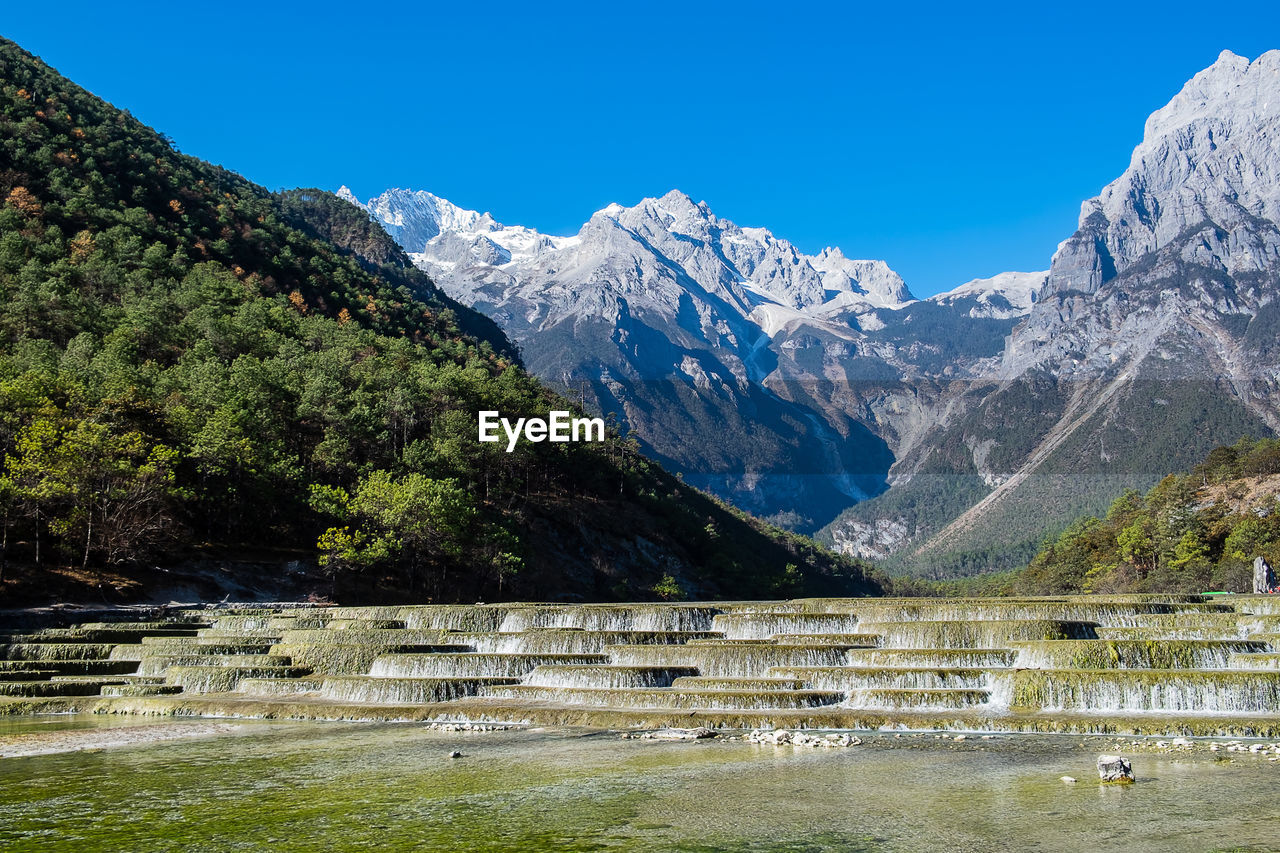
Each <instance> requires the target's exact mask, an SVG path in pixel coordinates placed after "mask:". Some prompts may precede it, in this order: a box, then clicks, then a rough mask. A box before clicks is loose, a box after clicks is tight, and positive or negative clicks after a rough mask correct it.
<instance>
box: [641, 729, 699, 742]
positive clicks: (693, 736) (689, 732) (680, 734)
mask: <svg viewBox="0 0 1280 853" xmlns="http://www.w3.org/2000/svg"><path fill="white" fill-rule="evenodd" d="M715 736H716V733H715V732H713V731H711V729H708V728H706V727H705V726H698V727H697V728H693V729H658V730H657V731H654V732H645V733H644V734H643V735H641V737H642V738H645V739H647V740H703V739H704V738H709V737H715Z"/></svg>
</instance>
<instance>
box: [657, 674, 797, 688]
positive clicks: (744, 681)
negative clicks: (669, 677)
mask: <svg viewBox="0 0 1280 853" xmlns="http://www.w3.org/2000/svg"><path fill="white" fill-rule="evenodd" d="M671 686H672V687H677V688H680V689H681V690H734V691H737V692H743V691H747V690H771V691H778V690H806V689H808V688H809V686H810V685H809V683H808V682H807V681H804V680H801V679H798V678H773V677H767V678H717V677H716V676H710V675H694V676H686V677H681V678H677V679H676V680H675V681H673V682H671Z"/></svg>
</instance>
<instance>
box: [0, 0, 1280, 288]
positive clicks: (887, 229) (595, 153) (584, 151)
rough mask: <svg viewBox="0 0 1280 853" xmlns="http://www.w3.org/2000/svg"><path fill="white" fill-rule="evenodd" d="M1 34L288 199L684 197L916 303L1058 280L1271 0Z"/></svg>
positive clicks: (143, 8)
mask: <svg viewBox="0 0 1280 853" xmlns="http://www.w3.org/2000/svg"><path fill="white" fill-rule="evenodd" d="M0 33H2V34H3V35H4V36H6V37H8V38H11V39H14V40H15V41H17V42H18V43H19V44H21V45H22V46H23V47H25V48H26V49H28V50H30V51H32V52H33V53H35V54H37V55H39V56H41V57H42V58H43V59H44V60H45V61H47V62H48V63H50V64H51V65H53V66H54V67H55V68H57V69H58V70H60V71H61V72H62V73H64V74H66V75H67V76H69V77H71V78H72V79H74V80H75V81H76V82H78V83H80V84H81V85H83V86H85V87H86V88H88V89H89V90H90V91H92V92H94V93H96V94H98V95H100V96H102V97H104V98H106V99H107V100H109V101H111V102H112V103H114V104H116V105H117V106H119V107H124V108H127V109H129V110H131V111H132V112H133V113H134V114H135V115H136V116H138V117H139V118H141V119H142V120H143V121H145V122H147V123H148V124H151V125H152V126H154V127H156V128H157V129H159V130H161V131H163V132H165V133H167V134H169V135H170V136H171V137H173V139H174V140H175V142H176V143H177V145H178V147H179V148H181V149H182V150H183V151H186V152H188V153H190V154H194V155H197V156H199V157H202V158H205V159H207V160H211V161H213V162H216V163H221V164H222V165H225V166H227V167H229V168H231V169H235V170H236V171H239V172H242V173H243V174H245V175H246V176H248V177H249V178H251V179H252V180H254V181H257V182H259V183H261V184H264V185H266V186H268V187H270V188H273V189H275V188H280V187H292V186H319V187H323V188H326V189H336V188H337V187H338V186H339V185H340V184H343V183H346V184H348V185H350V186H351V187H352V188H353V189H354V191H355V192H356V194H357V195H359V196H360V197H361V198H367V197H369V196H371V195H374V194H376V193H378V192H381V191H382V190H383V189H385V188H387V187H395V186H400V187H412V188H414V189H427V190H431V191H432V192H434V193H436V194H438V195H442V196H444V197H446V198H448V199H450V200H452V201H454V202H456V203H458V204H460V205H463V206H465V207H471V208H478V209H480V210H489V211H491V212H492V213H493V214H494V216H495V217H497V218H498V219H499V220H500V221H503V222H507V223H512V224H524V225H529V226H532V227H535V228H538V229H539V230H542V231H546V232H549V233H554V234H568V233H573V232H575V231H576V230H577V228H578V226H579V225H580V224H581V223H582V222H583V221H584V220H585V219H586V218H587V217H588V216H589V215H590V214H591V212H592V211H594V210H597V209H599V208H601V207H603V206H605V205H606V204H608V203H609V202H612V201H617V202H621V203H623V204H633V203H635V202H636V201H637V200H639V199H640V198H642V197H644V196H646V195H660V194H662V193H663V192H665V191H667V190H668V189H671V188H673V187H674V188H679V189H682V190H684V191H686V192H688V193H689V194H690V195H692V196H694V197H695V198H696V199H705V200H706V201H707V202H708V203H709V204H710V205H711V207H712V209H713V210H714V211H715V212H716V213H717V214H719V215H720V216H723V217H726V218H729V219H732V220H734V221H736V222H738V223H739V224H742V225H764V226H767V227H769V228H770V229H771V230H773V232H774V233H775V234H778V235H779V236H782V237H786V238H788V239H790V240H792V241H793V242H795V243H796V244H797V245H799V246H800V248H801V249H802V250H805V251H809V252H813V251H817V250H818V249H821V248H822V247H823V246H826V245H839V246H841V247H842V248H843V249H844V250H845V252H846V254H848V255H850V256H855V257H869V258H884V259H886V260H887V261H888V262H889V263H890V264H891V265H892V266H893V267H894V268H895V269H897V270H898V271H899V272H900V273H902V275H903V276H904V277H905V278H906V280H907V283H908V284H909V285H910V286H911V288H912V289H913V290H914V291H915V292H916V294H917V295H921V296H924V295H929V294H931V293H934V292H937V291H939V290H944V289H947V288H949V287H952V286H954V285H956V284H959V283H961V282H963V281H966V280H967V279H970V278H974V277H978V276H987V275H993V274H995V273H997V272H1000V271H1002V270H1007V269H1021V270H1029V269H1042V268H1044V267H1046V266H1047V264H1048V259H1049V256H1050V255H1051V254H1052V252H1053V250H1054V248H1055V246H1056V245H1057V243H1058V241H1060V240H1062V239H1064V238H1065V237H1067V236H1068V235H1069V234H1070V233H1071V232H1072V231H1073V230H1074V228H1075V224H1076V217H1077V215H1078V212H1079V206H1080V202H1081V201H1082V200H1083V199H1085V198H1088V197H1090V196H1092V195H1094V194H1096V193H1097V191H1098V190H1099V189H1100V188H1101V187H1102V186H1103V185H1104V184H1105V183H1107V182H1108V181H1110V180H1111V179H1112V178H1114V177H1115V176H1117V175H1118V174H1119V173H1120V172H1121V171H1122V170H1123V169H1124V168H1125V166H1126V165H1127V164H1128V160H1129V154H1130V152H1131V151H1132V149H1133V146H1134V145H1135V144H1137V142H1138V141H1139V140H1140V139H1141V136H1142V125H1143V121H1144V120H1145V118H1146V116H1147V115H1148V114H1149V113H1150V112H1152V111H1153V110H1155V109H1157V108H1158V107H1160V106H1162V105H1163V104H1164V103H1165V102H1166V101H1168V99H1169V98H1170V97H1172V96H1173V95H1174V94H1175V93H1176V92H1177V91H1178V89H1179V88H1180V87H1181V86H1182V84H1183V82H1184V81H1185V80H1186V79H1187V78H1189V77H1190V76H1191V75H1192V74H1194V73H1195V72H1196V71H1198V70H1199V69H1201V68H1203V67H1205V66H1207V65H1209V64H1210V63H1212V62H1213V60H1214V59H1215V58H1216V57H1217V55H1218V53H1219V51H1221V50H1222V49H1224V48H1227V49H1230V50H1233V51H1235V52H1236V53H1240V54H1242V55H1245V56H1248V57H1249V58H1250V59H1253V58H1256V57H1257V56H1258V54H1260V53H1262V52H1264V51H1266V50H1269V49H1271V48H1277V47H1280V3H1276V2H1274V0H1271V2H1253V0H1237V2H1233V3H1230V4H1225V5H1216V6H1215V5H1212V4H1211V5H1208V6H1206V5H1205V4H1203V3H1196V4H1194V5H1191V4H1187V5H1185V6H1180V4H1178V3H1171V2H1144V3H1124V2H1115V0H1110V2H1105V3H1094V2H1072V3H1069V4H1038V3H1017V4H1009V5H1007V6H991V5H988V6H985V7H980V6H978V5H976V4H964V3H951V4H947V5H946V6H939V7H936V8H932V9H931V8H929V7H927V6H923V5H921V4H916V3H884V2H881V3H876V4H870V5H866V6H858V5H856V4H815V3H804V2H793V3H786V4H776V3H769V4H762V3H754V2H743V3H733V4H727V3H726V4H705V3H697V2H690V0H684V2H679V3H666V2H648V3H635V4H629V3H611V2H600V0H595V2H590V3H545V4H544V3H529V2H524V3H507V2H491V3H483V4H481V3H463V2H451V3H448V4H437V3H431V2H418V3H405V4H397V3H376V2H367V3H363V4H352V3H326V2H321V0H317V2H312V3H305V4H272V3H266V2H260V3H223V4H216V5H213V6H210V5H208V4H186V3H172V2H169V3H162V4H152V3H134V4H114V3H102V2H95V3H77V2H63V3H58V4H56V5H54V6H50V5H48V4H40V3H23V4H21V5H20V6H17V7H16V8H15V7H14V6H12V5H10V6H9V7H8V8H6V9H5V11H4V14H3V16H2V17H0Z"/></svg>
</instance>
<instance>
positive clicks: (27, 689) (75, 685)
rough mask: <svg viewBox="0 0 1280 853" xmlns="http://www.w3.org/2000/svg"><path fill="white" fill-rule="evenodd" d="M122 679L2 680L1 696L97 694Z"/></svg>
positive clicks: (40, 696) (37, 696)
mask: <svg viewBox="0 0 1280 853" xmlns="http://www.w3.org/2000/svg"><path fill="white" fill-rule="evenodd" d="M123 683H125V682H122V681H113V680H110V679H100V678H90V679H83V678H82V679H76V680H73V681H8V682H0V696H21V697H26V698H44V697H51V696H97V695H98V694H99V693H101V692H102V688H103V686H104V685H107V684H123Z"/></svg>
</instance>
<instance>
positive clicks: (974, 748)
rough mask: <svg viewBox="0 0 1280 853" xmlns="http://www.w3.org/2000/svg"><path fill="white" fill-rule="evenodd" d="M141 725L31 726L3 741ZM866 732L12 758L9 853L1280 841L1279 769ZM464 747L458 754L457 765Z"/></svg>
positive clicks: (356, 731) (370, 727) (98, 721)
mask: <svg viewBox="0 0 1280 853" xmlns="http://www.w3.org/2000/svg"><path fill="white" fill-rule="evenodd" d="M136 722H138V721H136V720H128V719H126V720H119V719H109V718H108V719H104V718H101V717H99V718H89V719H85V718H61V719H57V720H54V721H44V722H39V721H35V720H30V719H28V720H23V721H18V722H14V721H5V724H4V725H3V726H0V733H16V732H20V731H24V730H28V729H34V728H37V727H39V728H40V729H41V730H48V729H49V728H50V727H51V726H55V727H56V726H67V727H72V726H81V727H82V726H94V725H104V724H105V725H113V724H121V723H125V724H128V723H136ZM142 722H144V723H146V724H155V722H156V721H155V720H146V721H142ZM178 724H179V725H180V724H181V723H178ZM867 740H868V742H867V744H866V745H864V746H862V747H855V748H852V749H849V750H821V751H818V750H807V749H796V748H792V747H760V746H755V745H750V744H745V743H741V742H739V743H733V742H726V741H710V742H706V741H704V742H697V743H662V742H653V741H637V740H619V739H617V738H616V736H611V735H603V734H602V735H590V736H586V735H583V734H581V733H574V732H525V731H510V732H490V733H474V734H469V733H444V732H433V731H429V730H426V729H423V728H422V727H421V726H417V725H407V724H406V725H396V724H338V723H276V724H269V723H246V724H245V727H244V728H243V729H242V730H240V732H238V733H237V734H234V735H231V736H225V737H220V738H210V739H202V740H187V741H172V742H167V743H161V744H153V745H147V746H137V747H125V748H116V749H109V750H103V751H101V752H95V753H69V754H61V755H49V756H39V757H31V758H13V759H4V760H3V761H0V849H3V850H6V851H35V850H40V851H43V850H75V851H99V850H101V851H153V850H155V851H159V850H165V851H170V850H173V851H188V850H190V851H196V850H198V851H205V850H212V851H222V850H227V851H275V850H287V851H292V850H335V851H345V850H484V851H516V850H519V851H527V850H575V851H589V850H677V851H718V850H752V851H821V850H853V851H858V850H868V851H871V850H875V851H879V850H895V851H898V850H901V851H915V850H948V851H967V850H975V851H977V850H982V851H986V850H992V849H996V848H1005V849H1010V850H1044V851H1059V850H1063V851H1070V850H1111V849H1125V850H1129V851H1145V850H1159V851H1164V850H1178V851H1182V850H1224V849H1241V850H1274V849H1280V818H1277V816H1276V815H1277V814H1278V813H1280V802H1278V801H1277V794H1278V793H1280V784H1277V783H1278V782H1280V768H1278V767H1277V766H1276V763H1271V764H1268V763H1267V762H1265V761H1259V760H1257V759H1254V758H1238V759H1233V760H1232V761H1231V762H1230V763H1229V764H1226V763H1216V762H1213V761H1209V760H1207V759H1205V758H1194V759H1187V758H1177V757H1173V756H1167V755H1157V756H1148V755H1136V756H1134V768H1135V771H1136V772H1137V773H1138V776H1139V779H1140V782H1139V784H1137V785H1134V786H1131V787H1128V788H1102V787H1099V786H1097V785H1096V784H1093V783H1092V778H1093V777H1094V776H1095V774H1094V772H1093V760H1094V757H1095V756H1096V755H1097V754H1098V753H1099V752H1103V751H1109V747H1110V744H1109V743H1108V742H1107V741H1105V740H1101V739H1080V738H1065V737H1060V738H1055V737H1009V738H1001V739H1000V740H997V741H979V740H976V739H973V740H970V741H967V742H965V743H964V744H954V743H952V744H949V745H947V746H942V745H941V744H940V742H938V741H935V740H933V739H932V738H930V737H929V736H922V737H915V738H912V737H904V738H903V739H900V740H895V739H893V738H892V737H890V736H887V735H875V736H870V737H868V738H867ZM1081 744H1083V746H1081ZM454 749H457V750H460V751H461V752H463V753H464V757H463V758H461V759H458V760H450V759H449V758H448V757H447V756H448V754H449V752H450V751H451V750H454ZM1064 774H1069V775H1072V776H1076V777H1078V778H1079V779H1081V780H1082V782H1081V783H1080V784H1078V785H1075V786H1067V785H1064V784H1063V783H1062V782H1060V781H1059V777H1060V776H1062V775H1064Z"/></svg>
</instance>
